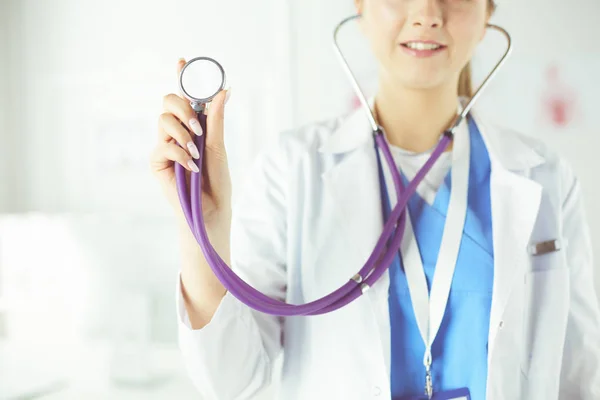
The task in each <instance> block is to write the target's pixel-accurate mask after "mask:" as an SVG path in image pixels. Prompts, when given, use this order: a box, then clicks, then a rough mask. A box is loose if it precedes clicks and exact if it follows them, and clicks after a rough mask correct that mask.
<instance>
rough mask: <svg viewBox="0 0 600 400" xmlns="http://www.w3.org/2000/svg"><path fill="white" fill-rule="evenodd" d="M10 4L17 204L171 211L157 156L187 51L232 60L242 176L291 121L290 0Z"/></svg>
mask: <svg viewBox="0 0 600 400" xmlns="http://www.w3.org/2000/svg"><path fill="white" fill-rule="evenodd" d="M7 4H8V5H9V7H11V8H12V11H13V13H14V25H13V28H14V31H13V33H14V34H15V35H16V41H15V43H13V45H14V46H13V47H12V51H11V53H10V56H11V64H10V65H11V67H12V68H13V69H14V71H15V72H16V76H15V77H14V82H21V83H23V87H22V88H21V87H20V88H19V90H18V94H19V97H18V98H17V99H16V101H15V102H14V103H11V104H10V107H9V113H10V115H11V117H12V122H13V123H14V124H15V128H16V131H14V132H13V133H12V134H13V135H18V136H19V137H23V138H26V142H25V143H26V146H25V147H24V148H23V149H22V153H19V154H18V155H19V158H20V159H19V163H22V165H24V166H26V168H27V171H26V174H27V176H28V178H27V179H26V180H25V181H24V182H23V185H24V186H23V188H22V191H21V195H22V198H23V200H22V201H20V203H19V209H18V211H26V210H37V211H43V212H65V211H76V212H89V211H94V212H98V211H110V212H114V211H122V212H136V213H150V214H152V213H156V212H166V211H165V209H164V207H165V205H164V203H163V202H162V197H161V195H160V193H159V192H158V188H157V186H156V185H155V184H154V182H153V181H152V180H151V177H150V176H149V174H148V173H147V172H148V169H147V159H148V155H149V152H150V149H151V147H152V146H153V145H154V142H155V138H156V121H157V118H158V115H159V114H160V112H161V102H162V96H163V95H165V94H167V93H170V92H177V86H176V78H177V77H176V72H175V63H176V61H177V59H178V58H179V57H181V56H183V57H186V58H188V59H189V58H191V57H194V56H197V55H211V56H213V57H215V58H217V59H218V60H220V61H221V62H222V63H223V65H224V66H225V68H226V71H227V73H228V82H229V83H230V84H231V85H232V87H233V90H232V99H231V103H230V104H229V107H228V109H229V110H228V111H229V114H228V120H227V121H226V123H227V125H228V128H227V134H228V146H230V149H229V150H230V155H231V157H230V158H231V160H232V164H233V165H232V168H233V169H234V171H233V172H234V173H235V175H236V176H235V177H237V171H243V166H244V165H246V164H247V163H248V162H249V161H250V160H251V159H252V158H253V156H254V155H255V153H256V151H257V149H258V148H259V147H260V146H261V142H263V141H264V140H266V139H267V138H270V137H272V136H273V135H274V134H275V133H276V132H277V131H279V130H282V129H285V128H289V127H290V126H291V121H292V109H291V102H290V95H289V93H290V90H289V85H290V84H289V82H290V81H291V80H290V79H289V57H288V51H289V50H288V49H289V47H288V46H287V43H288V39H287V35H286V32H287V31H289V28H288V11H287V8H286V7H287V6H286V5H287V3H286V2H269V1H267V0H259V1H254V2H251V3H250V2H244V1H239V0H224V1H219V2H208V1H184V0H179V1H172V2H158V1H154V2H147V1H141V0H136V1H127V2H120V1H116V0H112V1H105V2H91V1H75V0H56V1H36V0H25V1H9V2H7ZM215 15H221V16H222V18H214V16H215ZM275 31H276V32H283V34H276V35H275V34H273V32H275ZM235 177H234V178H235Z"/></svg>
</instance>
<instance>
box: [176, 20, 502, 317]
mask: <svg viewBox="0 0 600 400" xmlns="http://www.w3.org/2000/svg"><path fill="white" fill-rule="evenodd" d="M357 18H360V15H353V16H351V17H349V18H346V19H344V20H343V21H342V22H340V24H339V25H338V26H337V27H336V28H335V31H334V35H333V44H334V48H335V51H336V53H337V55H338V56H339V59H340V61H341V64H342V66H343V68H344V70H345V71H346V73H347V74H348V76H349V78H350V81H351V83H352V86H353V88H354V90H355V91H356V94H357V95H358V98H359V99H360V102H361V105H362V106H363V108H364V109H365V111H366V113H367V117H368V119H369V122H370V124H371V127H372V129H373V138H374V140H375V144H376V145H377V146H378V147H379V148H380V149H381V150H382V152H383V155H384V158H385V160H386V162H387V165H388V167H389V169H390V171H391V174H392V178H393V181H394V187H395V190H396V195H397V199H398V202H397V204H396V206H395V207H394V208H393V210H392V211H391V213H390V215H389V218H388V220H387V221H386V222H385V225H384V228H383V232H382V233H381V236H380V237H379V240H378V241H377V243H376V245H375V248H374V249H373V251H372V252H371V255H370V256H369V258H368V259H367V261H366V263H365V265H364V266H363V267H362V268H361V269H360V270H359V271H358V273H357V274H356V275H354V276H353V277H352V278H350V279H349V280H348V282H347V283H345V284H344V285H343V286H341V287H340V288H339V289H337V290H336V291H334V292H333V293H331V294H329V295H327V296H325V297H322V298H320V299H317V300H314V301H311V302H310V303H306V304H301V305H293V304H288V303H285V302H282V301H279V300H276V299H272V298H270V297H268V296H266V295H265V294H263V293H261V292H259V291H257V290H256V289H254V288H253V287H252V286H250V285H249V284H248V283H246V282H245V281H244V280H243V279H241V278H240V277H239V276H237V275H236V274H235V272H233V270H232V269H231V268H230V267H229V266H228V265H227V264H226V263H225V262H224V261H223V259H222V258H221V257H220V256H219V254H217V252H216V251H215V249H214V248H213V246H212V245H211V243H210V241H209V239H208V234H207V232H206V228H205V225H204V219H203V217H202V196H201V195H200V193H201V188H202V168H203V160H204V149H205V140H206V135H202V136H196V135H192V136H193V137H194V141H195V143H196V146H197V147H198V149H199V153H200V157H199V159H198V160H197V161H196V160H195V162H197V163H198V164H197V165H198V167H199V169H200V172H199V173H194V172H192V173H191V179H190V187H189V190H188V187H187V182H186V170H185V169H184V167H183V166H181V165H180V164H178V163H175V175H176V180H177V191H178V193H179V200H180V202H181V206H182V208H183V212H184V215H185V218H186V220H187V223H188V225H189V227H190V229H191V231H192V233H193V235H194V237H195V238H196V240H197V242H198V244H199V245H200V248H201V249H202V252H203V254H204V257H205V258H206V260H207V262H208V264H209V265H210V267H211V269H212V270H213V272H214V274H215V276H216V277H217V278H218V279H219V281H220V282H221V283H222V285H223V286H224V287H225V288H226V289H227V291H229V292H231V294H232V295H233V296H235V297H236V298H237V299H238V300H240V301H241V302H242V303H244V304H246V305H247V306H249V307H251V308H253V309H255V310H257V311H260V312H263V313H265V314H270V315H277V316H293V315H320V314H325V313H329V312H332V311H335V310H337V309H339V308H341V307H344V306H345V305H347V304H349V303H350V302H352V301H353V300H355V299H357V298H358V297H360V296H361V295H362V294H363V293H365V292H366V291H367V290H368V289H369V288H370V287H371V286H373V284H374V283H375V282H376V281H377V280H378V279H379V278H380V277H381V276H382V275H383V274H384V272H385V271H386V270H387V269H388V268H389V266H390V264H391V263H392V261H393V259H394V257H395V256H396V253H397V251H398V249H399V247H400V243H401V241H402V237H403V235H404V227H405V224H406V211H405V210H406V206H407V203H408V200H409V198H410V197H411V196H412V195H413V193H414V192H415V191H416V189H417V186H418V185H419V183H420V182H421V181H422V180H423V178H424V177H425V175H426V174H427V173H428V172H429V170H430V169H431V167H432V166H433V164H434V163H435V162H436V161H437V160H438V158H439V157H440V155H441V154H442V153H443V152H444V151H445V150H446V148H447V147H448V145H449V144H450V143H451V141H452V139H453V137H454V132H455V130H456V128H457V127H458V126H459V125H460V123H461V122H462V121H463V119H464V118H466V116H467V114H468V113H469V111H470V110H471V108H472V106H473V104H474V103H475V101H476V100H477V98H478V97H479V95H480V93H481V91H482V89H483V88H485V87H486V86H487V84H488V82H489V81H490V79H491V78H492V77H493V76H494V75H495V73H496V72H497V70H498V68H499V67H500V66H501V65H502V64H503V63H504V61H505V59H506V57H507V56H508V55H509V53H510V52H511V50H512V40H511V37H510V35H509V34H508V32H507V31H506V30H504V29H503V28H501V27H499V26H496V25H490V24H488V25H487V27H488V28H492V29H495V30H497V31H499V32H501V33H502V34H504V36H505V37H506V39H507V41H508V46H507V49H506V51H505V53H504V55H503V57H502V58H501V59H500V61H499V62H498V63H497V64H496V66H495V67H494V69H493V70H492V72H491V73H490V74H489V75H488V76H487V77H486V79H485V81H484V82H483V83H482V84H481V86H480V87H479V89H478V90H477V92H476V93H475V94H474V95H473V97H472V98H471V99H470V101H469V102H468V104H467V105H466V106H465V107H464V108H463V110H462V112H461V113H460V114H459V115H458V116H457V119H456V121H455V123H454V125H453V126H452V127H451V128H450V129H448V130H447V131H445V132H444V133H443V138H442V139H441V140H440V141H439V143H438V144H437V146H436V147H435V149H434V151H433V152H432V154H431V156H430V158H429V160H428V161H427V162H426V163H425V165H423V167H422V168H421V169H420V170H419V172H418V173H417V174H416V176H415V177H414V179H413V180H412V181H411V182H409V184H408V186H407V187H405V186H404V183H403V181H402V179H401V177H400V173H399V170H398V168H397V166H396V164H395V162H394V159H393V157H392V154H391V152H390V148H389V146H388V144H387V142H386V140H385V137H384V133H383V129H382V127H380V126H379V125H378V124H377V122H376V120H375V116H374V115H373V112H372V111H371V108H370V107H369V103H368V102H367V99H366V98H365V96H364V94H363V92H362V90H361V89H360V87H359V85H358V82H357V80H356V78H355V77H354V74H353V73H352V70H351V69H350V67H349V65H348V62H347V61H346V59H345V58H344V56H343V54H342V52H341V50H340V47H339V45H338V33H339V31H340V29H341V27H342V26H343V25H345V24H346V23H347V22H349V21H352V20H355V19H357ZM214 77H216V78H217V79H214ZM215 82H220V83H219V84H217V85H215V84H214V83H215ZM211 85H212V86H211ZM179 87H180V89H181V92H182V93H183V95H184V96H185V97H186V98H187V99H188V100H189V101H190V104H191V106H192V108H193V109H194V111H195V112H196V113H197V116H198V120H199V121H200V124H201V125H202V129H203V131H204V132H207V129H206V115H205V114H204V110H205V108H206V105H207V104H208V103H209V102H210V101H212V99H213V98H214V97H215V96H216V95H217V94H218V93H219V92H220V91H221V90H223V89H224V88H225V71H224V69H223V67H222V66H221V65H220V64H219V63H218V62H217V61H215V60H214V59H212V58H209V57H197V58H194V59H191V60H190V61H188V62H187V63H186V65H185V66H184V67H183V69H182V70H181V73H180V75H179ZM186 88H187V89H190V88H194V90H193V91H194V95H195V96H192V95H191V94H190V93H189V92H188V90H186ZM190 90H191V89H190ZM206 94H208V95H207V96H205V95H206ZM386 243H387V247H386Z"/></svg>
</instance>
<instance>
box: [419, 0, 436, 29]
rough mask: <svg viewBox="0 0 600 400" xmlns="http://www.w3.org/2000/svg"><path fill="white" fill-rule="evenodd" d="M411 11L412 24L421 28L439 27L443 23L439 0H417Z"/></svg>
mask: <svg viewBox="0 0 600 400" xmlns="http://www.w3.org/2000/svg"><path fill="white" fill-rule="evenodd" d="M414 5H415V8H414V12H413V13H412V24H413V26H418V27H421V28H439V27H441V26H442V24H443V16H442V10H441V7H440V5H439V0H417V1H415V2H414Z"/></svg>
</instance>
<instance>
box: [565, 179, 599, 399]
mask: <svg viewBox="0 0 600 400" xmlns="http://www.w3.org/2000/svg"><path fill="white" fill-rule="evenodd" d="M569 175H570V178H569V179H568V180H567V182H568V183H567V191H566V197H565V200H564V202H563V238H564V239H566V240H567V247H566V256H567V263H568V267H569V269H570V307H569V315H568V320H567V332H566V339H565V346H564V355H563V365H562V371H561V381H560V395H559V398H560V399H561V400H563V399H564V400H572V399H579V400H597V399H600V310H599V304H598V298H597V295H596V291H595V288H594V277H593V275H594V271H593V262H592V244H591V241H590V235H589V229H588V224H587V219H586V217H585V210H584V205H583V201H582V198H581V188H580V184H579V181H578V180H577V178H575V177H573V175H572V174H571V173H569Z"/></svg>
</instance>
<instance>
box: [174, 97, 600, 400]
mask: <svg viewBox="0 0 600 400" xmlns="http://www.w3.org/2000/svg"><path fill="white" fill-rule="evenodd" d="M472 115H473V116H474V118H475V121H476V123H477V125H478V127H479V129H480V131H481V134H482V136H483V138H484V141H485V144H486V146H487V147H488V151H489V154H490V159H491V163H492V175H491V205H492V219H493V237H494V254H495V260H494V287H493V300H492V307H491V320H490V329H489V338H488V343H489V345H488V349H489V350H488V352H489V356H488V381H487V399H489V400H515V399H527V400H534V399H543V400H552V399H561V400H562V399H565V400H567V399H568V400H574V399H585V400H598V399H600V312H599V307H598V300H597V296H596V293H595V290H594V286H593V282H594V279H593V267H592V254H591V244H590V238H589V234H588V227H587V222H586V218H585V215H584V208H583V206H582V200H581V190H580V186H579V182H578V180H577V178H576V177H575V176H574V175H573V172H572V170H571V169H570V168H569V167H568V166H567V164H566V163H565V162H564V160H563V159H561V158H559V157H558V156H557V155H556V154H555V153H553V152H552V151H550V150H549V149H548V148H546V147H545V146H544V144H543V143H542V141H539V140H537V139H533V138H531V137H528V136H524V135H521V134H519V133H516V132H513V131H511V130H509V129H506V128H503V127H498V126H494V125H493V124H492V123H491V122H490V121H489V120H488V119H487V118H484V117H482V116H481V115H480V114H479V113H478V111H477V109H476V108H475V109H474V110H473V111H472ZM375 157H376V156H375V152H374V149H373V140H372V135H371V129H370V125H369V124H368V122H367V119H366V117H365V116H364V114H363V111H361V110H358V111H356V112H353V113H351V114H350V115H348V116H345V117H341V118H338V119H336V120H333V121H329V122H326V123H321V124H313V125H310V126H307V127H305V128H303V129H299V130H297V131H294V132H287V133H285V134H282V135H280V136H279V137H278V140H277V141H274V142H273V144H272V145H271V146H269V148H268V149H266V150H265V151H264V152H263V153H262V154H261V155H260V156H259V158H258V159H257V161H256V163H255V164H254V167H253V169H252V171H251V173H250V174H249V180H248V181H247V183H246V184H245V186H244V188H243V189H242V190H241V192H240V193H239V194H238V196H237V197H238V198H239V201H237V202H236V205H235V206H234V215H233V224H232V236H231V239H232V245H231V257H232V267H233V269H234V270H235V271H236V272H237V273H238V274H239V275H240V276H241V277H242V278H243V279H245V280H246V281H247V282H249V283H250V284H252V285H253V286H254V287H256V288H257V289H259V290H260V291H262V292H263V293H265V294H267V295H269V296H271V297H273V298H278V299H281V300H285V301H286V302H288V303H293V304H300V303H306V302H309V301H312V300H315V299H317V298H319V297H322V296H323V295H325V294H328V293H330V292H331V291H333V290H335V289H337V288H338V287H340V286H341V285H342V284H344V283H345V282H347V280H348V279H350V278H351V277H352V276H353V275H354V274H355V273H356V272H357V271H358V270H359V269H360V267H361V266H362V265H363V264H364V262H365V261H366V259H367V258H368V256H369V255H370V252H371V251H372V249H373V246H374V245H375V242H376V240H377V239H378V237H379V235H380V233H381V231H382V227H383V221H382V213H381V205H380V198H379V193H380V191H379V180H378V175H377V163H376V158H375ZM554 239H556V240H558V241H559V243H560V245H561V246H562V249H561V250H560V251H555V252H551V253H548V254H544V255H541V256H532V255H531V254H530V252H529V250H528V249H529V245H530V244H535V243H539V242H543V241H547V240H554ZM388 287H389V275H388V274H387V273H386V274H385V275H384V276H383V277H382V278H381V279H380V280H379V281H378V282H377V283H376V284H375V285H374V286H373V287H372V288H371V289H370V290H369V291H367V292H366V293H365V294H364V295H363V296H361V297H360V298H358V299H357V300H356V301H354V302H352V303H351V304H350V305H348V306H346V307H345V308H343V309H340V310H338V311H336V312H333V313H330V314H326V315H322V316H313V317H288V318H285V319H282V318H278V317H272V316H268V315H264V314H261V313H258V312H256V311H253V310H251V309H249V308H248V307H246V306H245V305H244V304H243V303H241V302H239V301H238V300H237V299H236V298H235V297H234V296H233V295H231V294H230V293H227V294H226V295H225V297H224V298H223V300H222V302H221V304H220V306H219V308H218V309H217V311H216V313H215V315H214V317H213V319H212V321H211V322H210V323H209V324H208V325H207V326H205V327H204V328H203V329H200V330H191V329H190V328H189V325H187V324H186V323H185V320H186V318H187V315H186V314H185V307H183V305H182V300H181V295H180V288H179V287H178V288H177V304H178V306H177V307H178V312H179V317H180V322H179V343H180V348H181V351H182V355H183V359H184V362H185V364H186V367H187V370H188V372H189V375H190V377H191V379H192V381H193V382H194V384H195V386H196V387H197V388H198V390H199V391H200V392H201V393H202V394H203V395H204V396H205V398H206V399H219V400H228V399H250V398H252V397H253V395H254V394H256V393H257V392H259V391H260V390H261V389H262V388H264V387H265V386H267V385H269V383H270V381H271V371H272V362H273V360H274V359H275V358H276V356H277V355H278V354H279V353H280V352H282V351H283V354H284V362H283V370H282V378H281V381H280V382H279V385H277V386H278V387H279V391H278V396H277V398H280V399H285V400H296V399H298V400H308V399H311V400H316V399H344V400H353V399H356V400H364V399H368V398H377V399H390V398H391V394H390V323H389V313H388V299H387V294H388ZM188 323H189V322H188ZM464 351H469V349H465V350H464Z"/></svg>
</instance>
